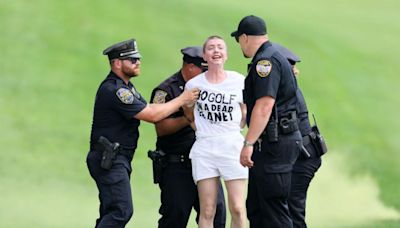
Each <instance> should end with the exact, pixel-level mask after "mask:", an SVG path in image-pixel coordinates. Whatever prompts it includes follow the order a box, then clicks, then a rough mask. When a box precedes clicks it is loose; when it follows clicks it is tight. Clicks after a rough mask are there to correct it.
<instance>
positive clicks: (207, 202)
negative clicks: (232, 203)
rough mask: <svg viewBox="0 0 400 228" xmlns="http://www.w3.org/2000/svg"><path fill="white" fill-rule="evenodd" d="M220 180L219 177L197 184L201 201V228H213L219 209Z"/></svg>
mask: <svg viewBox="0 0 400 228" xmlns="http://www.w3.org/2000/svg"><path fill="white" fill-rule="evenodd" d="M218 179H219V177H213V178H208V179H204V180H200V181H199V182H197V189H198V191H199V200H200V218H199V228H212V227H213V221H214V215H215V210H216V207H217V195H218V185H219V182H218V181H219V180H218Z"/></svg>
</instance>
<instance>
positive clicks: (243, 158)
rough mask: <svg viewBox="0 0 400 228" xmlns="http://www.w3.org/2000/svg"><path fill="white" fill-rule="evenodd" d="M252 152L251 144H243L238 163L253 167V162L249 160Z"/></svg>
mask: <svg viewBox="0 0 400 228" xmlns="http://www.w3.org/2000/svg"><path fill="white" fill-rule="evenodd" d="M252 154H253V147H252V146H244V147H243V148H242V152H241V153H240V164H242V165H243V166H244V167H249V168H251V167H253V165H254V162H253V161H252V160H251V155H252Z"/></svg>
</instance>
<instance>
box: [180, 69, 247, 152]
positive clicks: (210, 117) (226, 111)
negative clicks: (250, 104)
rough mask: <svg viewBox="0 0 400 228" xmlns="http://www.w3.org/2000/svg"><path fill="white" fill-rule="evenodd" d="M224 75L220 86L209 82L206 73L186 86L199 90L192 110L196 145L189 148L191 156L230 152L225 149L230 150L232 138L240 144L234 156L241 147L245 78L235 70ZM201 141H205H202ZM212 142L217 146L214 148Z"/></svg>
mask: <svg viewBox="0 0 400 228" xmlns="http://www.w3.org/2000/svg"><path fill="white" fill-rule="evenodd" d="M225 73H226V75H227V77H226V78H225V80H224V81H222V82H221V83H217V84H212V83H209V82H208V81H207V79H206V77H205V73H202V74H200V75H198V76H196V77H194V78H193V79H191V80H189V81H188V82H187V83H186V86H185V87H186V89H192V88H196V87H197V88H199V89H200V95H199V99H198V100H197V102H196V104H195V107H194V118H195V125H196V142H195V145H194V146H193V147H192V150H191V157H193V156H195V155H196V154H199V153H201V154H202V155H205V153H206V154H220V153H221V150H222V151H224V150H226V149H227V150H232V149H228V148H232V145H231V144H232V142H229V141H231V140H232V139H233V140H232V141H237V140H238V141H239V151H237V152H235V153H234V154H235V157H236V156H237V155H236V154H237V153H240V148H241V146H242V145H243V140H241V139H242V136H241V133H240V121H241V119H242V112H241V109H240V103H243V95H242V91H243V88H244V76H243V75H241V74H239V73H237V72H234V71H225ZM203 138H208V139H207V140H202V139H203ZM218 138H220V139H218ZM222 138H223V139H222ZM229 138H230V139H231V140H229ZM214 141H215V144H219V145H213V144H214ZM234 144H236V142H235V143H234ZM236 147H237V146H235V148H236ZM196 148H197V149H196ZM200 151H201V152H200Z"/></svg>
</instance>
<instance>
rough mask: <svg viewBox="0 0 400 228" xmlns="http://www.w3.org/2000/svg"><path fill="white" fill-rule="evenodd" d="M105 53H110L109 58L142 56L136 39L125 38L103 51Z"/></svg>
mask: <svg viewBox="0 0 400 228" xmlns="http://www.w3.org/2000/svg"><path fill="white" fill-rule="evenodd" d="M103 55H108V59H109V60H112V59H126V58H130V57H131V58H138V59H140V58H142V56H141V55H140V53H139V50H138V47H137V44H136V40H135V39H130V40H125V41H122V42H119V43H116V44H113V45H111V46H110V47H108V48H106V49H105V50H104V51H103Z"/></svg>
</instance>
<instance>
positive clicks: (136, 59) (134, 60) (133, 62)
mask: <svg viewBox="0 0 400 228" xmlns="http://www.w3.org/2000/svg"><path fill="white" fill-rule="evenodd" d="M121 60H129V61H131V63H132V64H136V63H137V61H139V60H140V59H139V58H133V57H128V58H123V59H121Z"/></svg>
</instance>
